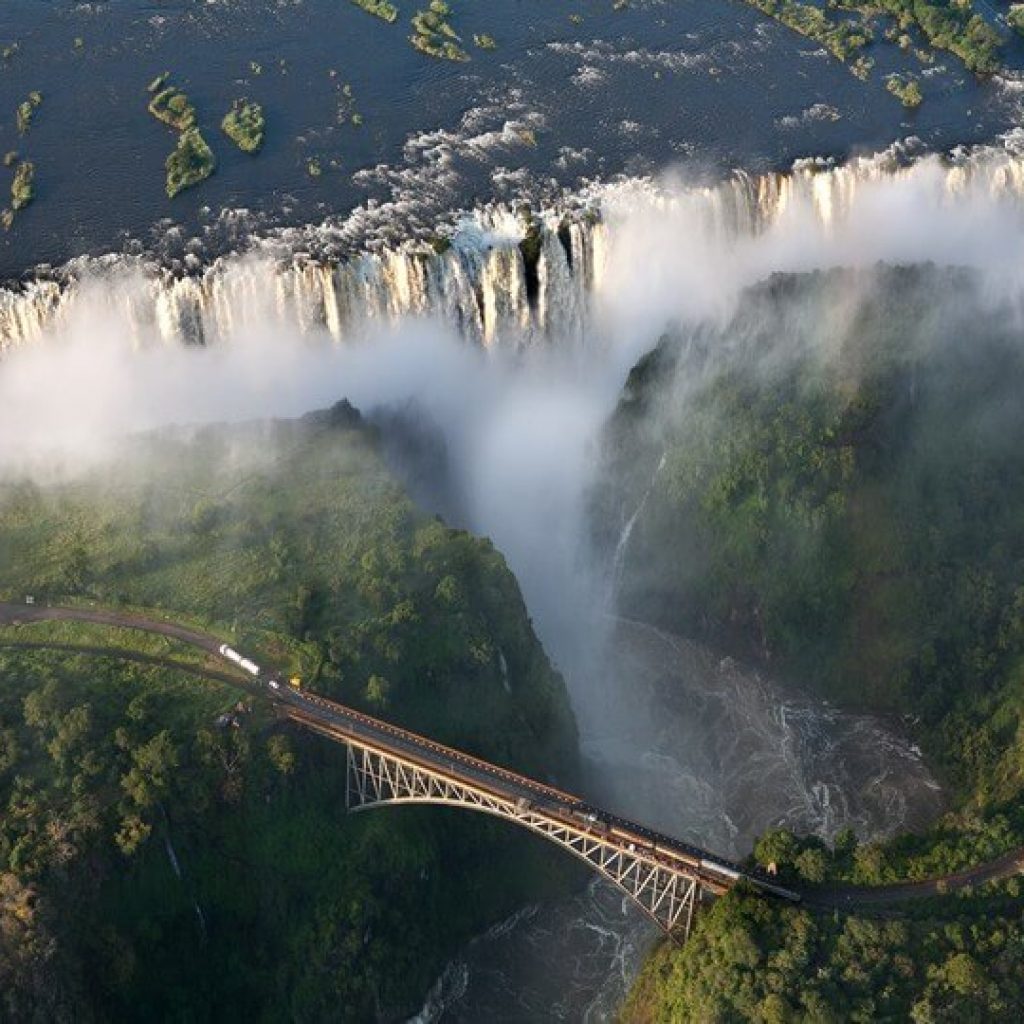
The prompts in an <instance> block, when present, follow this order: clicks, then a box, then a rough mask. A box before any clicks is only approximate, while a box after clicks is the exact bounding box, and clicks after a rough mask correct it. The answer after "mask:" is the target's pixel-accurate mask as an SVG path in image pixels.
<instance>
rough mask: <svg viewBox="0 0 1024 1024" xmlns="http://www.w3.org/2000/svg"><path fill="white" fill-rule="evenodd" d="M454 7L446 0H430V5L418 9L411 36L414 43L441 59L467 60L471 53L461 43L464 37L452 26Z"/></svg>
mask: <svg viewBox="0 0 1024 1024" xmlns="http://www.w3.org/2000/svg"><path fill="white" fill-rule="evenodd" d="M451 12H452V9H451V7H449V6H448V4H447V3H445V0H430V7H428V8H427V10H425V11H417V12H416V13H415V14H414V15H413V18H412V27H413V29H414V30H415V34H414V35H412V36H410V37H409V40H410V42H411V43H412V45H413V46H414V47H415V48H416V49H417V50H419V51H420V53H425V54H427V55H428V56H431V57H437V58H438V59H440V60H451V61H467V60H469V54H468V53H466V51H465V50H464V49H463V48H462V47H461V46H460V45H459V44H460V43H461V42H462V37H461V36H459V35H458V34H457V33H456V31H455V30H454V29H453V28H452V27H451V25H450V24H449V22H448V17H449V16H450V15H451Z"/></svg>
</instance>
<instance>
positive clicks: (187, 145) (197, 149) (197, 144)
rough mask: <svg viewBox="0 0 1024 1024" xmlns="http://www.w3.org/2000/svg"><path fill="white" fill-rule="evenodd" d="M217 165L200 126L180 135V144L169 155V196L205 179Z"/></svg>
mask: <svg viewBox="0 0 1024 1024" xmlns="http://www.w3.org/2000/svg"><path fill="white" fill-rule="evenodd" d="M216 166H217V161H216V158H215V157H214V155H213V150H211V149H210V147H209V146H208V145H207V143H206V140H205V139H204V138H203V136H202V135H201V134H200V131H199V129H198V128H189V129H188V130H187V131H184V132H182V133H181V135H180V136H179V137H178V144H177V146H175V147H174V150H173V152H172V153H171V154H170V156H168V157H167V163H166V168H167V196H168V198H169V199H173V198H174V197H175V196H176V195H177V194H178V193H179V192H180V191H181V190H182V189H186V188H191V187H192V186H193V185H198V184H199V182H201V181H205V180H206V179H207V178H208V177H209V176H210V175H211V174H213V171H214V169H215V168H216Z"/></svg>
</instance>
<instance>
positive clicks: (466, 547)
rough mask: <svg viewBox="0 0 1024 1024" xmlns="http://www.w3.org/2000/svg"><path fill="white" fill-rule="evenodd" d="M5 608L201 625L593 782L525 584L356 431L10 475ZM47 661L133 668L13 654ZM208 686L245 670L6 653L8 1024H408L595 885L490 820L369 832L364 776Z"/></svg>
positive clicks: (2, 695) (392, 820) (559, 774)
mask: <svg viewBox="0 0 1024 1024" xmlns="http://www.w3.org/2000/svg"><path fill="white" fill-rule="evenodd" d="M0 580H3V587H4V588H5V590H4V594H3V596H4V597H5V598H8V599H11V598H13V597H14V595H21V598H20V599H21V600H24V595H25V594H33V595H34V596H35V597H36V600H37V602H38V603H41V602H42V601H44V600H46V601H50V602H52V603H54V604H61V603H68V602H88V603H90V604H92V605H94V606H95V605H100V606H119V607H121V608H123V609H125V610H130V609H132V608H135V609H138V610H142V609H148V611H147V612H146V614H148V615H150V616H151V617H162V618H166V619H169V620H172V621H179V622H182V623H183V624H185V625H189V624H191V625H194V626H196V627H197V628H199V629H203V630H204V631H206V632H209V633H213V634H214V635H216V636H221V637H223V638H224V640H225V641H226V642H228V643H231V644H232V645H233V646H236V647H238V648H240V649H241V650H243V651H246V652H251V653H252V654H253V655H255V657H256V658H257V659H259V660H261V661H263V663H264V664H271V665H275V666H278V667H280V668H282V669H285V670H287V671H288V673H289V674H294V675H296V676H299V677H300V680H301V683H300V685H301V686H302V687H303V688H304V689H307V690H309V691H312V692H315V693H321V694H323V695H325V696H329V697H332V698H333V699H336V700H339V701H342V702H343V703H346V704H348V705H349V706H351V707H355V708H359V709H361V710H364V711H367V712H369V713H371V714H376V715H381V716H384V717H386V718H387V719H388V720H390V721H394V722H395V723H396V724H399V725H401V726H404V727H407V728H411V729H414V730H416V731H418V732H421V733H424V734H426V735H429V736H431V737H434V738H436V739H437V740H438V741H440V742H443V743H449V744H452V745H455V746H457V747H458V748H460V749H463V750H467V751H471V752H473V753H474V754H477V755H479V756H482V757H485V758H487V759H489V760H491V761H493V762H495V763H497V764H501V765H507V766H509V767H511V768H514V769H517V770H520V771H523V772H526V773H528V774H530V775H532V776H533V777H536V778H550V779H551V781H552V782H554V783H555V784H559V785H566V784H571V781H572V772H573V770H574V767H573V766H574V763H575V760H574V759H575V754H574V750H575V743H576V736H575V729H574V726H573V722H572V715H571V712H570V710H569V705H568V699H567V696H566V692H565V687H564V684H563V682H562V679H561V678H560V676H559V675H558V673H557V672H556V671H555V670H554V668H553V667H552V665H551V664H550V662H549V661H548V659H547V656H546V655H545V653H544V650H543V648H542V647H541V644H540V642H539V641H538V639H537V638H536V636H535V635H534V633H533V630H532V628H531V625H530V620H529V616H528V614H527V611H526V607H525V605H524V603H523V599H522V596H521V594H520V591H519V587H518V585H517V583H516V580H515V578H514V577H513V575H512V574H511V573H510V572H509V569H508V567H507V565H506V564H505V560H504V559H503V558H502V556H501V554H500V553H499V552H497V551H496V550H495V549H494V547H493V545H492V544H491V543H490V541H487V540H484V539H480V538H477V537H474V536H472V535H471V534H469V533H466V532H464V531H461V530H456V529H451V528H449V527H448V526H445V525H444V524H443V523H441V522H440V521H439V520H437V519H435V518H433V517H432V516H430V515H427V514H425V513H423V512H421V511H420V510H418V509H417V508H416V507H415V505H414V504H413V503H412V502H411V500H410V499H409V498H408V496H407V495H406V494H405V492H404V490H403V489H402V487H401V486H400V485H399V484H398V483H397V482H396V480H395V479H394V478H393V477H392V476H391V474H390V472H389V471H388V469H387V466H386V462H385V459H384V456H383V454H382V450H381V445H380V443H379V440H378V438H377V437H376V435H375V432H374V431H373V430H372V429H371V428H369V427H368V426H366V425H365V424H364V423H363V422H362V421H361V419H360V418H359V416H358V414H357V413H355V412H354V410H352V409H351V407H349V406H347V405H345V404H344V403H340V404H339V406H337V407H335V408H334V409H332V410H328V411H325V412H323V413H320V414H315V415H311V416H308V417H305V418H304V419H303V420H301V421H291V422H285V421H276V422H274V423H261V424H250V425H234V426H210V427H204V428H202V429H201V430H199V431H198V432H193V431H189V430H185V431H181V432H177V431H163V432H161V433H159V434H155V435H149V436H145V437H137V438H135V439H133V440H132V441H131V442H130V444H128V446H127V450H126V451H125V452H124V457H121V456H119V457H118V459H117V460H116V462H114V463H112V464H111V466H110V467H109V468H106V467H105V468H104V471H103V472H96V473H91V472H86V473H84V474H79V475H78V476H76V478H75V479H74V481H73V482H69V483H66V484H60V483H54V482H52V481H51V482H48V483H46V484H36V483H33V482H31V481H28V480H20V481H19V480H15V479H13V478H10V477H4V478H3V479H2V480H0ZM154 609H157V610H155V611H154ZM48 641H49V642H53V643H61V644H79V645H81V646H82V647H86V648H96V647H105V648H106V649H107V652H108V656H105V657H104V656H96V654H95V653H92V654H89V653H85V652H82V653H78V654H75V653H73V652H72V653H69V652H68V651H67V650H55V651H52V652H50V651H41V650H33V649H28V648H27V647H22V648H18V647H15V646H10V645H15V644H22V645H27V644H33V643H41V642H44V643H45V642H48ZM119 651H124V652H128V653H134V652H139V653H142V654H145V655H146V656H147V658H150V659H153V660H155V661H156V662H157V663H156V664H154V663H153V662H152V661H151V662H150V663H138V662H131V661H126V660H123V659H121V658H119V657H118V653H119ZM204 668H206V670H207V671H209V670H210V669H211V668H212V669H213V670H214V671H215V672H219V673H221V674H223V673H224V672H225V664H224V663H223V662H221V661H220V660H219V659H212V660H211V659H209V658H208V657H207V656H205V655H202V654H201V653H198V652H197V651H196V650H195V649H194V648H184V647H182V645H181V644H180V643H178V642H177V641H174V640H168V639H165V638H163V637H154V636H150V635H146V634H140V633H136V632H134V631H129V630H125V629H117V628H110V627H106V626H98V625H94V624H90V623H49V622H37V623H25V624H22V625H20V626H19V625H6V626H0V676H2V678H3V681H4V685H3V686H0V935H2V941H0V977H2V979H3V984H2V986H0V1017H3V1018H4V1019H5V1020H24V1021H30V1020H40V1021H43V1020H45V1021H85V1020H131V1019H147V1020H169V1019H180V1020H202V1019H205V1018H207V1017H208V1016H209V1013H210V1008H211V1007H215V1006H222V1007H230V1008H231V1009H230V1013H229V1015H230V1016H231V1017H232V1018H237V1019H252V1020H304V1021H317V1020H339V1019H342V1020H346V1021H366V1020H375V1019H386V1020H398V1019H403V1020H404V1019H406V1018H408V1017H409V1016H410V1015H411V1014H413V1013H415V1012H416V1010H417V1009H418V1008H419V1007H420V1006H421V1005H422V1000H423V997H424V994H425V993H426V992H427V990H428V989H429V987H430V985H431V984H432V983H433V981H434V980H435V979H436V978H437V977H438V975H439V974H440V972H441V971H442V969H443V968H444V965H445V963H446V962H448V960H449V959H450V958H451V957H452V956H453V955H454V954H455V952H456V951H457V950H458V949H459V948H460V947H461V946H462V945H463V944H464V943H466V942H467V941H469V939H470V938H472V936H474V935H477V934H479V933H480V932H481V931H482V930H483V929H485V928H487V927H488V926H489V925H490V924H493V923H495V922H497V921H499V920H502V919H503V918H505V917H507V916H508V915H509V914H510V913H512V912H513V911H514V910H516V909H517V908H518V907H521V906H523V905H524V904H525V903H526V902H527V901H529V900H535V899H542V898H545V897H546V896H551V895H554V894H555V893H558V892H564V891H565V887H566V884H567V882H575V881H576V880H577V879H581V878H582V876H581V875H580V874H578V873H577V872H579V871H581V870H582V869H580V868H579V867H578V865H577V864H576V863H575V862H574V861H573V860H572V859H571V858H568V857H566V856H565V854H564V853H562V852H560V851H558V850H555V849H554V848H553V847H551V846H550V845H549V844H547V843H544V842H543V841H540V840H538V839H536V838H535V837H531V836H528V835H526V834H525V833H523V832H521V831H520V830H517V829H515V828H514V827H512V826H510V825H508V824H506V823H500V822H496V821H493V820H491V819H488V818H487V817H486V816H482V815H478V814H472V813H464V812H463V813H459V812H445V811H443V810H439V809H438V808H429V807H427V808H403V809H391V810H389V809H386V808H385V809H382V810H379V811H375V812H373V813H371V814H357V815H346V814H345V812H344V808H345V788H346V773H345V765H346V761H345V750H344V748H343V747H340V746H338V745H336V744H334V743H330V742H328V741H326V740H324V739H322V738H320V737H318V736H316V735H313V734H311V733H308V732H305V731H303V730H301V729H299V728H298V727H296V726H294V725H291V724H289V723H287V722H283V721H281V720H280V719H279V718H278V717H277V716H276V715H275V713H274V709H273V707H272V706H271V705H270V703H269V701H267V700H265V699H263V698H257V697H248V696H246V695H244V694H242V693H241V692H240V691H239V690H238V689H237V688H235V687H232V686H228V685H226V684H225V683H224V682H223V681H221V679H220V677H218V676H214V677H212V678H210V679H204V678H202V677H201V676H198V677H197V675H196V672H197V671H199V672H202V671H203V669H204ZM467 893H471V894H472V898H471V899H470V898H467Z"/></svg>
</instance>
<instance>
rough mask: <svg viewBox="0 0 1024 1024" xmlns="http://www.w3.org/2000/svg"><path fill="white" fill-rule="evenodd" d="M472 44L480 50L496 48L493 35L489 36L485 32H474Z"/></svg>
mask: <svg viewBox="0 0 1024 1024" xmlns="http://www.w3.org/2000/svg"><path fill="white" fill-rule="evenodd" d="M473 45H474V46H476V47H477V48H478V49H480V50H496V49H497V48H498V44H497V43H496V42H495V41H494V36H489V35H487V33H486V32H479V33H478V32H474V33H473Z"/></svg>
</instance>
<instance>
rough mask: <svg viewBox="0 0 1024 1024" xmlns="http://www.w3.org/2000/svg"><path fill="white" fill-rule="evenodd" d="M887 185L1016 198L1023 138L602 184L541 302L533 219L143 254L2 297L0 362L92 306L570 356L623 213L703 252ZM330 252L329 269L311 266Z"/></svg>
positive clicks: (93, 264) (180, 321) (574, 202)
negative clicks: (434, 240)
mask: <svg viewBox="0 0 1024 1024" xmlns="http://www.w3.org/2000/svg"><path fill="white" fill-rule="evenodd" d="M879 183H885V184H886V185H887V186H888V187H890V188H892V189H895V190H899V189H900V188H902V187H910V188H915V189H918V190H922V189H923V190H926V191H927V192H928V193H929V194H930V197H931V202H932V205H935V204H940V205H941V204H942V203H943V202H952V201H953V200H954V199H956V198H959V197H962V196H963V195H964V194H967V193H971V194H974V195H976V196H980V197H985V198H986V199H989V200H992V201H998V200H1000V199H1005V198H1013V199H1017V198H1020V197H1022V196H1024V136H1022V138H1018V137H1017V136H1013V137H1008V138H1007V139H1006V140H1004V145H1003V146H1001V147H998V148H996V147H988V148H979V149H977V150H971V151H961V152H957V153H954V154H953V155H951V156H949V157H939V156H935V155H926V156H918V157H916V158H912V157H910V156H909V155H908V152H907V150H906V148H905V147H894V148H892V149H890V150H888V151H886V152H885V153H883V154H880V155H876V156H872V157H863V158H858V159H855V160H852V161H851V162H849V163H846V164H843V165H841V166H832V165H830V164H827V163H823V162H821V161H816V160H804V161H801V162H799V163H797V164H796V165H795V166H794V167H793V168H792V170H791V171H790V172H788V173H784V174H783V173H773V174H764V175H751V174H747V173H745V172H739V171H738V172H735V173H734V174H733V175H732V176H731V177H729V178H728V179H727V180H726V181H724V182H722V183H720V184H718V185H715V186H711V187H700V188H680V187H662V186H658V185H654V184H652V183H651V182H649V181H646V180H644V181H636V180H633V181H627V182H624V183H620V184H617V185H609V186H594V187H593V188H591V189H589V190H587V191H586V192H584V193H582V194H580V195H577V196H574V197H571V200H570V201H567V202H566V204H565V208H564V209H563V208H555V209H552V210H548V211H545V212H544V213H543V214H542V215H541V216H540V217H539V220H538V224H539V228H540V233H541V245H540V253H539V258H538V260H537V266H536V279H537V289H536V296H535V301H532V302H531V301H530V299H531V296H529V295H528V294H527V292H528V287H527V284H528V282H527V268H526V266H525V265H524V259H523V255H522V253H521V251H520V247H519V243H520V241H521V240H522V238H523V236H524V231H525V228H526V222H525V221H523V220H522V219H521V218H520V217H519V216H518V215H517V214H516V213H513V212H512V211H509V210H508V209H506V208H503V207H496V208H486V209H482V210H480V211H476V212H473V213H470V214H466V215H464V216H463V217H461V218H460V219H459V220H458V221H457V222H456V223H455V224H454V227H453V229H452V231H451V233H450V244H449V243H448V242H446V243H445V245H443V246H442V245H437V246H435V247H431V246H430V245H427V244H425V243H415V244H408V245H404V246H401V247H398V248H395V249H385V250H382V251H380V252H376V253H362V254H358V253H357V254H354V255H352V254H343V255H341V256H338V255H335V254H332V253H331V252H330V247H329V244H328V243H327V242H322V240H319V239H318V236H317V231H316V229H315V228H310V229H309V231H308V235H299V236H298V237H295V235H296V233H295V232H292V233H291V234H290V235H289V245H290V246H291V249H290V252H291V253H292V255H288V253H287V252H285V253H282V245H281V243H280V241H279V240H276V239H264V240H263V241H255V242H254V243H253V245H252V247H251V249H250V250H249V251H248V252H246V253H244V254H238V255H229V256H224V257H221V258H220V259H218V260H216V261H215V262H214V263H213V264H212V265H210V266H209V267H207V268H206V269H203V270H201V271H199V272H196V273H194V274H191V275H189V276H185V277H175V276H173V275H172V274H170V273H168V272H166V271H163V270H161V269H158V268H155V267H154V266H152V265H151V264H149V263H147V262H146V261H145V260H143V259H141V258H139V257H123V258H115V257H104V258H103V259H80V260H77V261H75V262H74V263H72V264H69V265H68V266H67V267H64V268H62V269H61V270H60V271H59V272H56V273H46V274H44V273H42V272H40V273H38V274H37V275H35V277H33V278H32V279H30V280H28V281H27V282H26V283H23V284H11V285H9V286H8V287H6V288H2V289H0V353H2V352H4V351H7V350H10V349H12V348H14V347H17V346H20V345H25V344H30V343H32V342H36V341H39V340H41V339H42V338H43V336H44V335H45V334H46V333H47V332H50V331H52V330H53V329H54V328H55V327H59V326H60V324H61V323H62V322H65V321H67V320H68V319H69V318H70V317H72V316H73V315H74V312H75V309H76V306H77V305H79V304H80V303H81V302H83V301H84V296H85V293H88V295H89V301H92V302H94V303H100V304H102V305H103V306H104V308H105V310H106V312H107V313H108V314H112V315H114V316H117V317H119V318H120V319H121V320H122V321H123V322H124V323H125V324H126V325H127V327H128V329H129V330H130V331H131V332H132V334H133V335H134V336H135V337H136V338H137V339H138V343H139V344H140V345H142V344H146V343H149V342H150V341H151V340H152V339H153V338H154V337H155V338H156V339H157V340H159V341H161V342H163V343H165V344H216V343H219V342H221V341H223V340H225V339H226V338H228V337H230V336H231V334H232V333H234V332H235V331H237V330H238V329H239V328H240V327H244V325H245V324H246V323H250V322H253V323H257V322H264V323H265V322H268V318H269V322H271V323H281V324H287V325H288V326H289V327H290V328H294V327H295V326H298V328H299V329H300V330H301V331H303V332H306V333H310V332H314V331H321V330H324V331H326V332H327V333H328V334H329V335H330V337H331V338H332V339H333V340H334V341H335V342H343V341H345V340H346V339H347V338H348V337H350V336H351V335H352V333H353V332H354V331H355V330H356V329H357V328H358V327H359V325H361V324H363V323H365V322H366V321H370V322H384V323H394V322H396V321H398V320H401V319H402V318H404V317H408V316H435V317H439V318H441V319H443V320H444V321H446V322H448V323H451V324H453V325H455V326H456V327H457V328H458V330H459V331H460V332H461V333H462V335H463V336H464V337H465V338H466V340H467V341H470V342H472V343H475V344H478V345H483V346H493V345H495V344H503V345H507V344H513V345H520V346H522V345H529V344H532V343H535V342H537V341H539V340H543V339H547V340H553V339H557V340H558V341H559V342H560V343H563V342H566V341H568V340H570V339H581V338H582V336H583V334H584V331H585V326H586V322H587V314H588V306H589V302H590V299H591V297H592V296H593V295H595V294H601V293H602V292H606V291H608V289H609V288H614V286H615V281H613V280H611V281H610V280H609V279H608V250H609V247H610V246H612V245H614V244H615V243H616V239H615V231H616V221H617V216H618V213H619V212H621V211H622V210H624V209H626V208H629V207H631V206H636V205H637V204H643V205H645V206H646V207H647V208H649V209H650V210H652V211H657V212H658V213H661V214H664V215H665V216H667V217H670V216H672V215H676V214H679V213H680V212H681V211H682V212H685V213H686V215H687V216H688V217H690V218H691V219H690V221H689V222H688V225H689V228H690V230H691V231H693V232H694V233H696V234H698V235H700V237H701V238H702V239H703V240H704V242H705V243H708V242H714V241H716V240H717V241H728V240H730V239H743V238H754V237H756V236H758V235H760V234H762V233H764V232H765V231H766V230H767V229H769V228H771V227H773V226H776V225H778V224H780V223H781V222H782V221H784V219H785V218H786V217H787V216H789V217H796V218H799V217H809V218H811V220H812V221H813V222H814V223H815V224H816V225H817V227H818V229H819V230H820V231H821V232H823V233H825V234H827V232H828V231H829V229H831V228H832V227H834V226H835V225H837V224H839V223H841V222H843V221H844V220H847V219H849V218H850V217H851V216H853V215H854V211H855V209H856V207H857V204H858V202H859V201H860V197H862V196H863V194H864V193H865V191H866V190H867V189H869V188H870V187H871V186H872V185H878V184H879ZM797 211H799V212H797ZM318 242H322V244H318ZM435 248H437V249H442V250H443V251H440V252H438V251H435ZM318 249H322V250H323V251H324V253H323V255H322V256H321V257H319V258H318V257H316V256H313V255H310V253H313V252H316V251H317V250H318ZM300 250H301V253H300ZM636 255H637V256H639V254H636ZM126 280H131V281H132V282H133V286H132V287H130V288H129V287H126V286H125V282H126Z"/></svg>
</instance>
